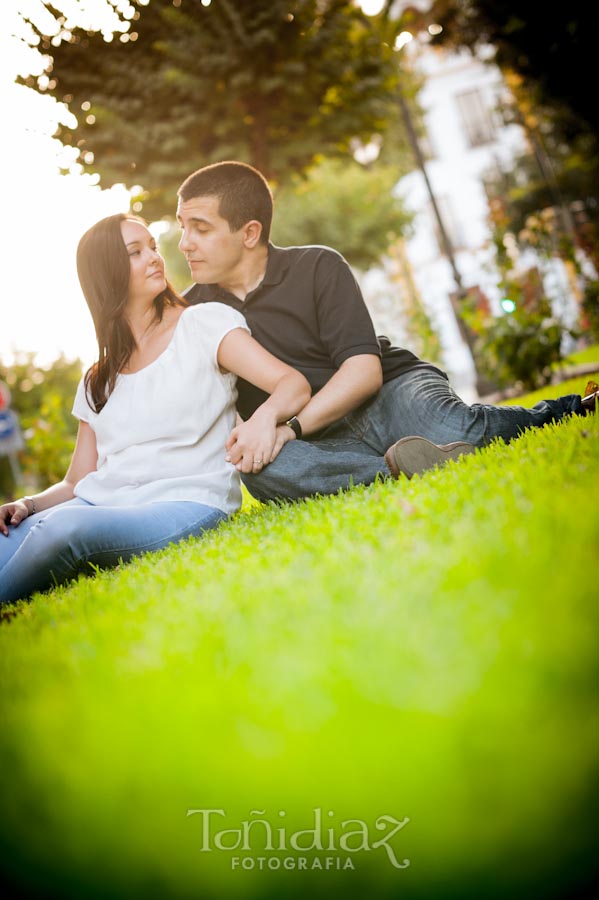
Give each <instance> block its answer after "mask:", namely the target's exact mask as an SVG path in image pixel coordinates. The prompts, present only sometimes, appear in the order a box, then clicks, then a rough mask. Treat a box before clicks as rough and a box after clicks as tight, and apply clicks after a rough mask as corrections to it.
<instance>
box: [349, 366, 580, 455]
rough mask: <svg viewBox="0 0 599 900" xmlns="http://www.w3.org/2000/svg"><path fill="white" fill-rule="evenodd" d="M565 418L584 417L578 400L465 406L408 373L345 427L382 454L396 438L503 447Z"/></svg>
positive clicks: (431, 381) (434, 382)
mask: <svg viewBox="0 0 599 900" xmlns="http://www.w3.org/2000/svg"><path fill="white" fill-rule="evenodd" d="M571 414H578V415H585V410H584V409H583V408H582V404H581V398H580V396H579V395H578V394H568V395H566V396H564V397H560V398H558V399H557V400H542V401H541V402H540V403H537V404H536V405H535V406H534V407H532V408H531V409H527V408H525V407H522V406H490V405H486V404H482V403H474V404H473V405H472V406H469V405H468V404H467V403H464V402H463V400H461V399H460V398H459V397H458V396H457V394H456V393H455V391H454V390H453V389H452V388H451V386H450V385H449V383H448V382H447V381H446V379H445V378H443V376H442V375H440V374H438V373H437V372H434V371H432V370H428V369H414V370H412V371H411V372H407V373H406V374H405V375H400V376H399V377H398V378H394V379H393V380H392V381H389V382H387V383H386V384H384V385H383V387H382V388H381V390H380V391H379V393H378V394H377V396H376V397H375V398H374V399H373V400H371V401H369V402H368V403H365V404H364V405H363V406H362V407H360V408H359V409H358V410H356V411H355V412H353V413H350V415H349V416H347V418H346V421H347V423H348V425H349V426H350V427H351V428H352V430H353V431H354V433H355V434H356V436H357V437H360V438H361V439H362V440H363V441H364V442H365V443H367V444H368V445H369V446H371V447H372V449H373V450H374V451H375V452H378V453H381V454H382V453H385V451H386V450H387V449H388V448H389V447H390V446H391V445H392V444H393V443H395V442H396V441H398V440H400V439H401V438H407V437H411V436H414V435H417V436H420V437H423V438H426V439H427V440H428V441H431V442H432V443H433V444H438V445H447V444H450V443H452V442H456V441H459V442H467V443H469V444H471V445H472V446H474V447H485V446H486V445H487V444H489V443H490V442H491V441H492V440H493V439H494V438H497V437H500V438H503V440H504V441H506V442H508V441H511V440H513V438H516V437H518V435H520V434H522V432H523V431H525V430H526V429H527V428H536V427H540V426H542V425H546V424H548V423H549V422H558V421H560V419H562V418H564V416H568V415H571ZM439 461H440V462H441V461H442V458H441V457H440V459H439Z"/></svg>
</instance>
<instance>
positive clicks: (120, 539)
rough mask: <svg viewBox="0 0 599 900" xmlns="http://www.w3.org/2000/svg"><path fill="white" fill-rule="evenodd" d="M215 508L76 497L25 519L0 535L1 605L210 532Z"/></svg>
mask: <svg viewBox="0 0 599 900" xmlns="http://www.w3.org/2000/svg"><path fill="white" fill-rule="evenodd" d="M226 518H227V516H226V514H225V513H224V512H222V511H221V510H220V509H216V508H215V507H213V506H205V505H204V504H202V503H193V502H191V501H187V500H177V501H168V502H164V503H144V504H140V505H139V506H93V505H92V504H91V503H87V501H85V500H80V499H79V498H75V499H74V500H68V501H67V502H66V503H60V504H59V505H58V506H53V507H52V508H51V509H48V510H44V511H43V512H39V513H36V514H35V515H34V516H29V518H28V519H25V520H24V521H23V522H21V524H20V525H18V526H17V527H16V528H11V527H9V535H8V537H5V536H4V535H3V534H0V604H1V603H9V602H12V601H14V600H18V599H23V598H25V597H28V596H30V594H32V593H33V592H34V591H41V590H45V589H46V588H49V587H52V586H53V585H54V584H62V583H63V582H65V581H68V580H69V579H71V578H73V577H75V576H76V575H78V574H79V573H80V572H86V573H87V574H91V573H92V571H93V569H92V567H91V566H90V563H91V564H92V565H93V566H100V567H101V568H109V567H111V566H116V565H117V564H118V563H119V562H120V561H121V560H122V561H123V562H127V561H128V560H130V559H131V558H132V557H134V556H139V555H140V554H142V553H147V552H148V551H150V550H159V549H160V548H161V547H166V546H167V544H171V543H176V542H177V541H180V540H182V539H183V538H187V537H191V536H192V535H193V536H198V535H201V534H202V533H203V532H204V531H207V530H208V529H210V528H215V527H216V526H217V525H218V523H219V522H221V521H222V520H223V519H226Z"/></svg>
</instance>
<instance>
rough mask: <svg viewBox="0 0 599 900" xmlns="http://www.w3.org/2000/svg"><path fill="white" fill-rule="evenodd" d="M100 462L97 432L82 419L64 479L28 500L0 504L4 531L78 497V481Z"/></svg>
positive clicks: (0, 526)
mask: <svg viewBox="0 0 599 900" xmlns="http://www.w3.org/2000/svg"><path fill="white" fill-rule="evenodd" d="M97 463H98V450H97V447H96V435H95V434H94V432H93V430H92V429H91V428H90V426H89V425H88V424H87V422H81V421H80V422H79V431H78V432H77V442H76V444H75V449H74V451H73V456H72V457H71V463H70V465H69V468H68V471H67V474H66V475H65V477H64V478H63V480H62V481H59V482H58V483H57V484H53V485H52V486H51V487H49V488H46V490H45V491H40V493H39V494H33V495H32V496H31V497H28V498H27V499H26V500H25V499H21V500H13V501H12V503H5V504H4V505H3V506H0V532H2V534H5V535H7V536H8V526H9V525H12V526H13V527H15V528H16V526H17V525H19V524H20V523H21V522H22V521H23V519H26V518H27V516H30V515H32V513H33V512H34V511H35V512H41V511H42V510H43V509H50V507H52V506H57V505H58V504H59V503H64V502H65V501H66V500H72V499H73V497H74V496H75V494H74V488H75V485H76V484H77V482H78V481H80V480H81V479H82V478H83V477H84V476H85V475H88V474H89V473H90V472H93V471H94V470H95V468H96V466H97Z"/></svg>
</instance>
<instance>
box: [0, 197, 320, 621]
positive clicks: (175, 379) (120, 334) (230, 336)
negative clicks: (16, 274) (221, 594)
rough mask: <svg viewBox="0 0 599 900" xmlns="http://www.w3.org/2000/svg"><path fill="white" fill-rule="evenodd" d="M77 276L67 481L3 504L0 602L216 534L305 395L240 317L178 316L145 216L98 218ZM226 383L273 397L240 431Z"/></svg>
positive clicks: (198, 311) (207, 312) (221, 310)
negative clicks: (73, 421)
mask: <svg viewBox="0 0 599 900" xmlns="http://www.w3.org/2000/svg"><path fill="white" fill-rule="evenodd" d="M77 269H78V274H79V280H80V283H81V287H82V290H83V293H84V295H85V298H86V300H87V304H88V306H89V309H90V312H91V314H92V317H93V320H94V325H95V329H96V335H97V339H98V348H99V357H98V361H97V362H96V363H95V364H94V365H93V366H92V367H91V369H90V370H89V371H88V372H87V374H86V375H85V377H84V378H83V379H82V380H81V383H80V384H79V388H78V390H77V395H76V398H75V403H74V407H73V413H74V415H75V416H77V418H78V419H79V431H78V436H77V442H76V445H75V450H74V453H73V457H72V460H71V464H70V466H69V469H68V472H67V474H66V476H65V478H64V480H63V481H61V482H59V483H58V484H55V485H53V486H52V487H49V488H48V489H47V490H45V491H42V492H40V493H39V494H35V495H34V496H31V497H23V498H22V499H20V500H15V501H13V502H12V503H6V504H4V505H3V506H0V532H2V534H1V535H0V602H3V603H6V602H10V601H13V600H16V599H19V598H24V597H28V596H29V595H30V594H32V593H33V592H34V591H36V590H43V589H45V588H48V587H50V586H52V585H53V584H55V583H57V582H58V583H61V582H64V581H67V580H68V579H70V578H72V577H73V576H75V575H77V574H78V573H79V572H91V570H92V569H91V566H94V567H95V566H101V567H106V566H114V565H116V564H117V563H118V562H119V561H121V560H123V561H127V560H129V559H131V558H132V557H133V556H136V555H138V554H140V553H144V552H147V551H149V550H156V549H158V548H160V547H164V546H166V545H167V544H169V543H172V542H176V541H180V540H182V539H183V538H187V537H189V536H191V535H200V534H202V533H203V532H204V531H206V530H208V529H210V528H214V527H215V526H216V525H218V524H219V522H221V521H222V520H224V519H226V518H227V516H228V515H230V514H231V513H233V512H235V511H236V510H237V509H239V506H240V505H241V487H240V476H239V472H259V471H260V470H261V469H262V467H263V466H264V465H267V464H268V463H269V462H271V461H272V460H273V459H274V458H275V457H276V456H277V454H278V453H279V451H280V449H281V447H282V446H283V443H284V441H285V434H286V433H287V432H288V433H291V432H290V429H278V431H277V425H278V424H280V423H281V422H285V421H286V420H287V419H289V418H290V417H291V416H293V415H294V414H295V413H297V412H299V410H300V409H301V408H302V407H303V406H304V405H305V404H306V403H307V401H308V399H309V397H310V387H309V385H308V382H307V381H306V379H305V378H304V377H303V375H301V374H300V373H299V372H296V371H295V369H292V368H291V367H290V366H288V365H286V364H285V363H282V362H281V361H280V360H278V359H276V358H275V357H274V356H272V355H271V354H270V353H268V352H267V351H266V350H264V348H263V347H261V346H260V345H259V344H258V343H257V342H256V341H254V339H253V338H252V337H250V334H249V330H248V327H247V325H246V322H245V319H244V318H243V316H241V315H240V314H239V313H238V312H236V311H235V310H232V309H229V308H228V307H226V306H224V305H223V304H220V303H205V304H200V305H198V306H187V304H186V303H185V301H184V300H183V299H182V298H181V297H179V296H178V295H177V294H176V293H175V292H174V291H173V289H172V288H171V287H170V285H169V283H168V282H167V280H166V278H165V270H164V261H163V259H162V257H161V256H160V254H159V253H158V250H157V249H156V243H155V241H154V239H153V237H152V235H151V234H150V232H149V230H148V229H147V227H146V225H145V223H144V222H143V220H141V219H139V218H137V217H135V216H130V215H124V214H119V215H115V216H109V217H108V218H106V219H102V220H101V221H100V222H98V223H97V224H96V225H94V226H93V227H92V228H91V229H90V230H89V231H88V232H86V234H84V236H83V237H82V239H81V241H80V243H79V247H78V250H77ZM235 376H239V377H241V378H244V379H246V380H247V381H250V382H252V383H253V384H255V385H256V386H257V387H259V388H261V389H262V390H264V391H266V392H267V393H268V394H270V396H269V398H268V399H267V400H266V402H265V403H263V405H262V406H261V407H259V408H258V409H257V410H256V412H255V413H254V415H253V416H252V417H251V418H250V419H248V420H247V421H246V422H244V423H241V424H239V425H238V426H237V427H234V426H235V418H236V413H235V400H236V396H237V391H236V386H235V385H236V378H235ZM280 432H283V437H281V434H280ZM225 445H226V447H225ZM90 564H91V565H90Z"/></svg>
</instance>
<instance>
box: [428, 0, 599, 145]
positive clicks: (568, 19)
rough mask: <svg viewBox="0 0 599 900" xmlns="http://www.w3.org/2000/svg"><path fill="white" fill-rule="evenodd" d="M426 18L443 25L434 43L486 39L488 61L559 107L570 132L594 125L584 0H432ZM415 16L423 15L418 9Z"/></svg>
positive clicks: (479, 43)
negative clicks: (491, 53)
mask: <svg viewBox="0 0 599 900" xmlns="http://www.w3.org/2000/svg"><path fill="white" fill-rule="evenodd" d="M425 20H426V22H431V21H432V22H436V23H438V24H439V25H441V26H442V28H443V30H442V31H441V32H439V34H437V35H436V37H435V38H434V43H437V44H442V45H443V46H447V47H454V48H456V47H458V48H459V47H468V48H469V49H470V50H472V51H476V50H477V49H479V48H480V47H483V46H488V45H492V46H493V47H494V48H495V57H494V62H495V63H496V64H497V65H498V66H499V67H500V68H501V69H502V70H503V71H511V72H517V73H518V74H519V75H520V76H521V77H522V78H523V79H524V81H525V82H526V83H527V85H528V86H529V89H531V90H532V89H534V90H535V93H536V94H537V100H538V102H540V103H541V104H542V105H546V106H552V107H553V108H554V109H559V111H560V114H561V116H562V118H563V119H567V120H568V121H569V123H570V127H571V128H572V133H578V132H579V131H580V130H581V128H582V129H583V130H585V131H588V132H591V133H596V132H597V131H598V130H599V109H598V107H597V102H596V98H595V96H594V92H593V91H592V90H589V87H590V85H591V84H592V83H593V82H594V78H595V72H594V61H595V54H596V12H595V7H594V5H593V4H592V3H588V2H587V0H571V2H569V3H563V4H557V5H555V6H552V7H551V10H550V11H549V10H547V9H543V8H541V7H539V4H538V3H537V2H535V0H435V2H433V3H432V5H431V8H430V10H429V12H427V13H426V14H425ZM415 21H416V22H423V23H424V20H423V19H422V18H420V17H419V16H418V15H416V16H415Z"/></svg>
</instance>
